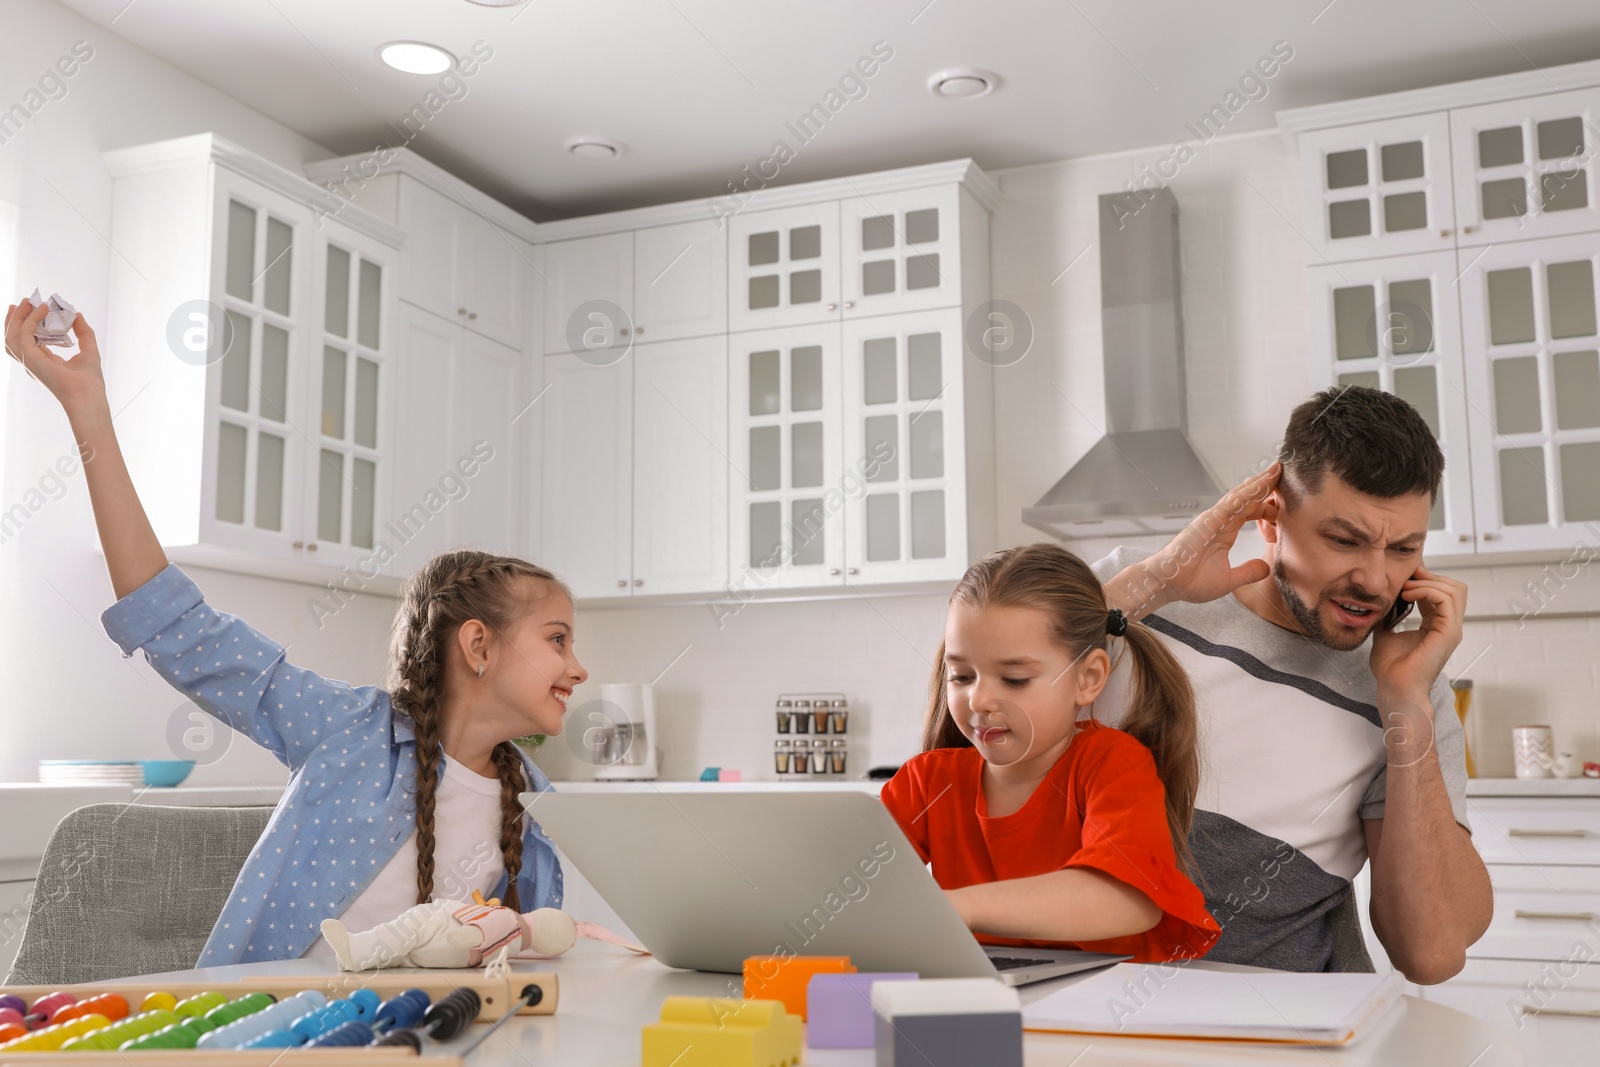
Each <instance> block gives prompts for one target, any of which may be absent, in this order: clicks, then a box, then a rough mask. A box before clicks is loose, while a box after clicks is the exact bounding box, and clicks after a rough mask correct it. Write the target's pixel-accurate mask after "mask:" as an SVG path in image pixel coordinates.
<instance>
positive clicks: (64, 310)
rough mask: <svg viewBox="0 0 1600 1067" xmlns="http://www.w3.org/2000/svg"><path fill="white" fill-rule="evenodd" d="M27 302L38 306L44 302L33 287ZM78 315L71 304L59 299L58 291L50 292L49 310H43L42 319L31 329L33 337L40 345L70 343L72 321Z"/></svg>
mask: <svg viewBox="0 0 1600 1067" xmlns="http://www.w3.org/2000/svg"><path fill="white" fill-rule="evenodd" d="M28 303H30V304H33V305H34V306H38V305H39V304H42V303H44V298H43V297H42V296H40V295H39V290H37V289H35V290H34V291H33V295H32V296H30V297H29V298H28ZM77 317H78V311H77V309H76V308H74V307H73V306H72V305H71V304H69V303H67V302H66V301H65V300H63V299H61V294H60V293H51V294H50V310H49V311H47V312H45V316H44V321H43V322H41V323H40V324H39V328H38V329H36V330H34V331H33V339H34V340H35V341H38V342H39V343H40V344H42V345H70V344H71V343H72V323H73V320H74V319H76V318H77Z"/></svg>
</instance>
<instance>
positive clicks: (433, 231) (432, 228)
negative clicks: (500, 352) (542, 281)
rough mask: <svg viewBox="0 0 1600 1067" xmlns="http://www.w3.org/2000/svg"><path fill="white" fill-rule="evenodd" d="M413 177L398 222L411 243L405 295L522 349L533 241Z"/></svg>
mask: <svg viewBox="0 0 1600 1067" xmlns="http://www.w3.org/2000/svg"><path fill="white" fill-rule="evenodd" d="M452 191H453V192H455V193H456V195H455V196H451V195H449V194H447V193H444V192H440V191H437V190H435V189H432V188H429V187H428V186H427V185H425V184H423V183H422V182H421V181H418V180H416V179H414V178H411V177H409V176H403V177H402V178H401V180H400V182H399V185H398V200H399V203H398V209H399V217H398V223H399V225H400V228H401V229H403V230H404V231H405V232H406V234H407V237H408V240H409V247H408V249H407V254H406V255H405V256H404V257H403V258H402V269H401V291H400V297H401V299H402V300H405V301H407V302H408V303H411V304H415V305H416V306H417V307H420V308H424V309H426V310H428V311H431V312H433V313H434V314H435V315H438V316H439V317H440V318H443V319H451V320H456V321H459V322H460V323H461V324H462V325H463V326H464V327H466V328H467V329H468V330H471V331H472V332H474V333H477V334H481V335H483V336H484V337H488V338H491V339H493V340H494V341H497V342H499V343H500V344H502V345H507V346H510V347H512V348H521V347H522V346H523V343H524V335H525V333H526V331H527V329H528V326H529V324H530V320H529V307H530V303H529V300H528V291H529V289H530V287H531V283H532V278H533V276H534V272H535V270H536V267H535V264H534V263H533V257H532V245H531V244H529V243H528V242H527V241H525V240H523V239H522V238H521V237H519V236H516V235H514V234H510V233H507V232H506V231H504V230H503V229H501V228H500V227H499V226H497V225H495V224H494V223H493V222H491V221H489V220H488V219H486V218H484V217H483V215H482V214H480V213H479V212H478V211H477V210H475V209H474V208H473V207H472V206H471V205H470V204H469V203H467V202H465V198H464V197H463V196H461V187H460V186H457V187H456V189H455V190H452Z"/></svg>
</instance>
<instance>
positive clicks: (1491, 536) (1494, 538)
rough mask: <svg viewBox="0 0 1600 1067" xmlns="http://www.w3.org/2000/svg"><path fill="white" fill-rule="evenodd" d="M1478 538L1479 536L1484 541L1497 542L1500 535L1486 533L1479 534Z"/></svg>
mask: <svg viewBox="0 0 1600 1067" xmlns="http://www.w3.org/2000/svg"><path fill="white" fill-rule="evenodd" d="M1479 536H1481V537H1482V538H1483V539H1484V540H1485V541H1498V540H1500V535H1499V534H1497V533H1486V534H1480V535H1479Z"/></svg>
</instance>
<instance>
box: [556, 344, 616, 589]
mask: <svg viewBox="0 0 1600 1067" xmlns="http://www.w3.org/2000/svg"><path fill="white" fill-rule="evenodd" d="M542 362H543V364H544V380H545V386H546V388H545V391H544V396H543V398H542V399H541V400H540V401H539V409H540V410H541V411H542V413H543V430H544V450H543V464H544V479H543V481H544V500H543V506H542V508H541V511H540V514H541V517H542V520H543V536H542V538H541V542H542V544H543V547H544V557H545V558H544V562H545V565H546V566H548V567H549V568H550V569H551V570H552V571H554V572H555V573H556V574H557V575H559V576H560V577H561V578H563V579H565V580H566V582H567V584H568V585H570V586H571V587H572V591H573V593H574V594H575V595H576V596H578V597H580V598H586V599H587V598H600V597H617V596H629V595H631V593H632V589H633V360H632V359H630V358H626V357H624V358H621V359H618V360H616V361H615V362H611V363H601V362H598V361H591V360H588V359H585V358H584V357H581V356H576V355H571V354H567V355H556V356H549V357H547V358H545V359H544V360H542Z"/></svg>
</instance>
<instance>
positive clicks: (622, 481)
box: [543, 336, 729, 598]
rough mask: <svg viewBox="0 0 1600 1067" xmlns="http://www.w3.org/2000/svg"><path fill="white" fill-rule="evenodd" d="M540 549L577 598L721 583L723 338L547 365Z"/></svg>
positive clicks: (724, 540) (724, 536) (700, 588)
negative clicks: (607, 360) (542, 546)
mask: <svg viewBox="0 0 1600 1067" xmlns="http://www.w3.org/2000/svg"><path fill="white" fill-rule="evenodd" d="M544 364H545V373H546V380H547V382H548V384H549V389H548V392H547V394H546V396H545V398H544V400H543V405H544V408H545V420H544V457H545V461H544V462H545V468H544V487H545V508H544V510H543V530H544V536H543V543H544V548H545V552H546V553H547V554H548V557H549V558H550V559H551V560H552V561H553V562H552V566H553V567H554V568H555V569H556V570H557V571H558V573H560V574H561V575H562V576H563V577H564V578H566V579H567V581H568V582H569V584H571V585H572V587H573V591H574V592H575V593H576V594H577V595H578V596H580V597H587V598H611V597H631V596H648V595H652V594H672V593H712V592H715V591H717V590H719V589H721V588H722V587H723V585H724V583H725V582H726V581H727V573H728V518H727V516H728V481H729V475H728V470H729V463H728V452H727V437H728V431H727V410H728V406H727V405H728V402H727V389H728V384H727V383H728V372H727V340H726V338H725V337H723V336H716V337H704V338H689V339H684V340H677V341H655V342H651V343H649V344H638V345H633V346H631V348H630V349H628V350H627V351H626V352H625V353H624V354H622V355H621V356H619V357H618V358H616V359H614V360H613V361H611V362H601V361H599V360H597V359H595V358H593V357H592V356H580V355H575V354H564V355H557V356H551V357H547V358H546V359H545V360H544Z"/></svg>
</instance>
